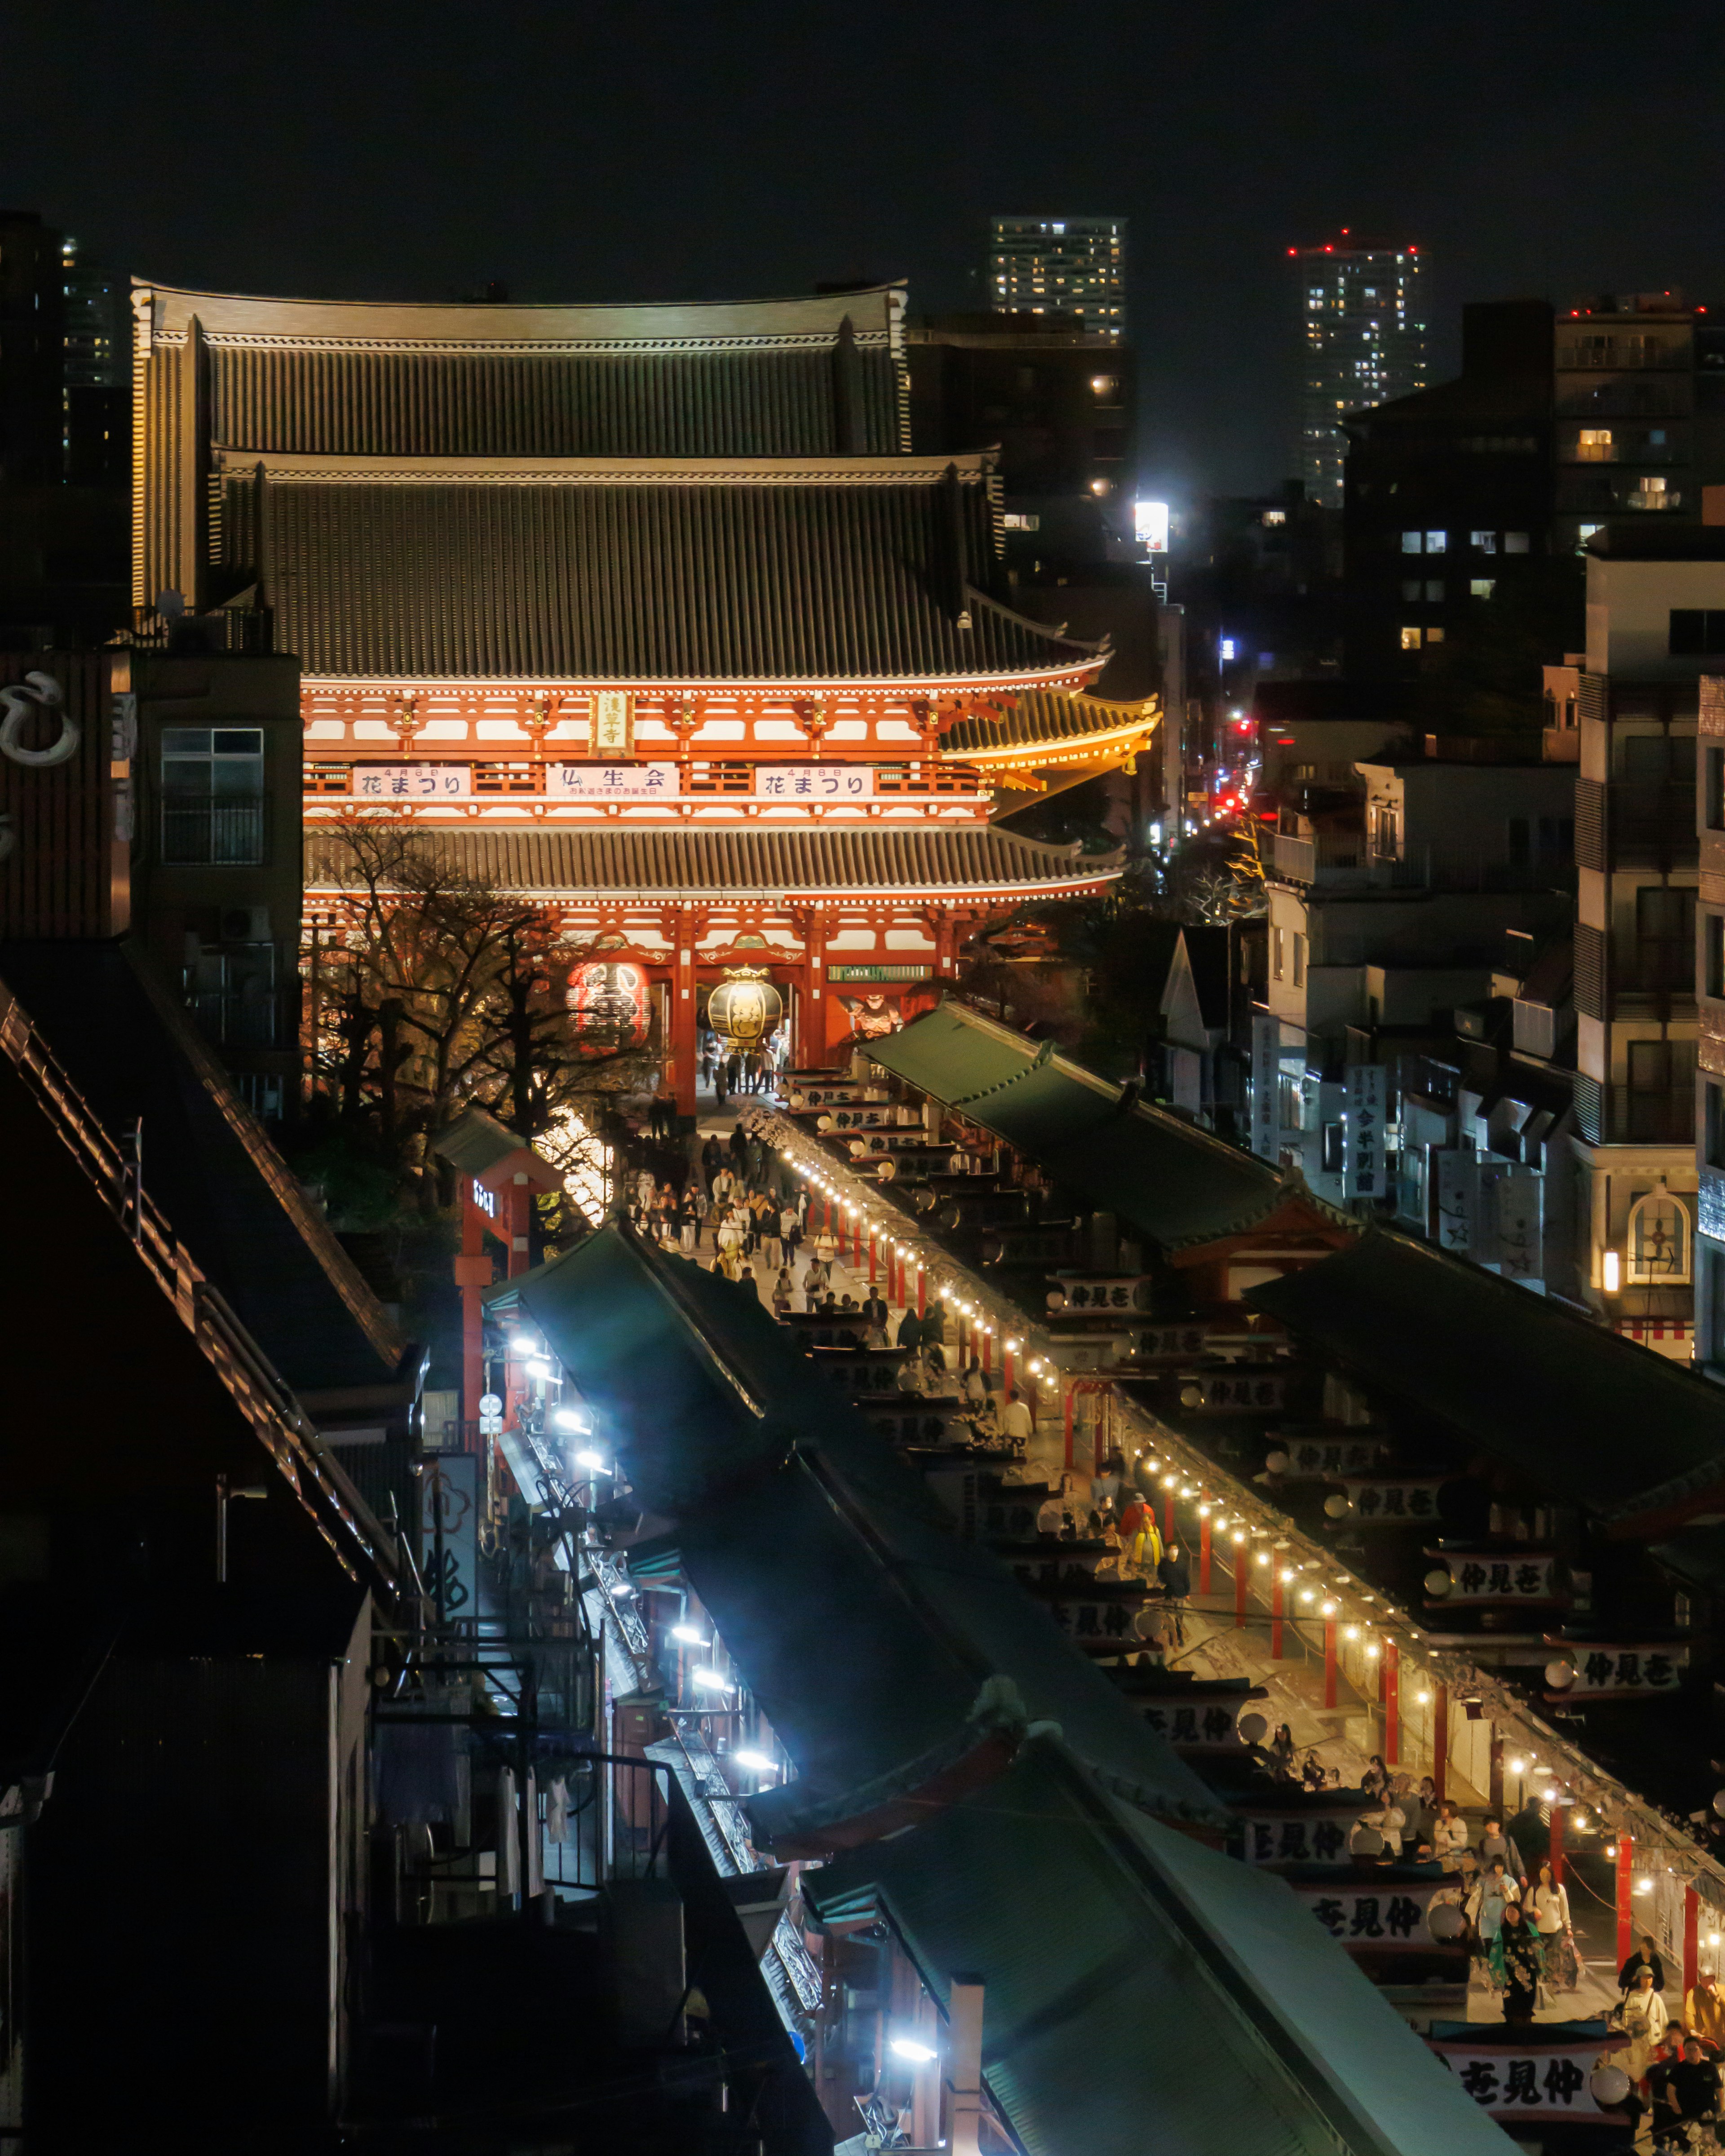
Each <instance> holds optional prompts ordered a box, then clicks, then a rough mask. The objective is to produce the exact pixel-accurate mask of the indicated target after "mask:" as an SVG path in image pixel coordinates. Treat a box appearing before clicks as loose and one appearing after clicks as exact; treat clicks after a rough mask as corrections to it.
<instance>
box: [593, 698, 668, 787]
mask: <svg viewBox="0 0 1725 2156" xmlns="http://www.w3.org/2000/svg"><path fill="white" fill-rule="evenodd" d="M634 749H635V701H634V697H633V696H630V695H629V691H628V690H627V689H601V690H599V692H598V695H597V696H595V697H594V698H593V754H594V755H595V756H633V755H634ZM666 768H667V769H669V768H670V767H669V766H668V765H667V766H666ZM672 791H673V792H675V788H672Z"/></svg>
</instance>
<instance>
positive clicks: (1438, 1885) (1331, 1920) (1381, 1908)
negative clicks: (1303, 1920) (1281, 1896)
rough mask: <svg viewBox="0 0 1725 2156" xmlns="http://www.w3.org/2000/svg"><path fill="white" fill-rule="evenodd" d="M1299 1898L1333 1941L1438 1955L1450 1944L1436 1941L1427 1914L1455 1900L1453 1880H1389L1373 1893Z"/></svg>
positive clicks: (1316, 1889) (1306, 1890)
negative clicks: (1439, 1900)
mask: <svg viewBox="0 0 1725 2156" xmlns="http://www.w3.org/2000/svg"><path fill="white" fill-rule="evenodd" d="M1294 1892H1296V1894H1297V1895H1298V1896H1299V1897H1300V1899H1301V1901H1302V1902H1304V1903H1305V1904H1306V1906H1307V1908H1308V1909H1310V1910H1311V1912H1312V1915H1313V1916H1314V1917H1317V1921H1318V1922H1319V1923H1321V1924H1322V1926H1323V1928H1324V1929H1325V1930H1326V1931H1327V1933H1329V1935H1330V1937H1331V1938H1332V1939H1339V1940H1340V1941H1341V1942H1342V1943H1343V1946H1345V1947H1357V1948H1360V1949H1362V1950H1363V1951H1365V1950H1369V1951H1370V1952H1372V1953H1387V1952H1390V1951H1393V1950H1400V1949H1406V1950H1409V1951H1412V1950H1418V1951H1419V1952H1420V1953H1434V1952H1435V1951H1437V1950H1438V1949H1439V1948H1440V1944H1441V1945H1443V1946H1448V1945H1449V1944H1450V1942H1449V1941H1447V1940H1445V1941H1442V1942H1440V1941H1438V1940H1436V1939H1435V1938H1433V1937H1432V1935H1431V1933H1430V1928H1428V1926H1427V1924H1426V1921H1425V1918H1426V1912H1427V1911H1428V1910H1429V1909H1430V1907H1431V1904H1432V1901H1433V1899H1434V1897H1436V1896H1438V1895H1440V1894H1445V1895H1447V1896H1449V1897H1451V1898H1453V1897H1454V1893H1455V1881H1453V1880H1450V1879H1435V1880H1432V1881H1425V1880H1399V1879H1385V1880H1384V1881H1382V1882H1381V1883H1374V1884H1373V1885H1372V1886H1340V1885H1337V1886H1295V1888H1294Z"/></svg>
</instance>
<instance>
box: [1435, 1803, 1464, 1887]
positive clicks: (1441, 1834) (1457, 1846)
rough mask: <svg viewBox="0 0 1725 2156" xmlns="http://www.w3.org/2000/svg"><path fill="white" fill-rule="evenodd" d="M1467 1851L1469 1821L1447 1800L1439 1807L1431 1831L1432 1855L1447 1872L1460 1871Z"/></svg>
mask: <svg viewBox="0 0 1725 2156" xmlns="http://www.w3.org/2000/svg"><path fill="white" fill-rule="evenodd" d="M1466 1849H1467V1821H1466V1820H1465V1819H1463V1818H1462V1816H1461V1813H1460V1812H1458V1811H1457V1810H1456V1809H1455V1805H1454V1804H1450V1802H1449V1800H1448V1799H1445V1801H1444V1802H1443V1803H1442V1804H1440V1805H1439V1806H1438V1815H1437V1818H1436V1820H1435V1821H1434V1822H1433V1825H1432V1830H1431V1853H1432V1855H1433V1856H1435V1858H1436V1859H1437V1861H1438V1862H1439V1863H1440V1864H1441V1865H1442V1866H1443V1867H1444V1869H1445V1871H1460V1870H1461V1860H1462V1857H1463V1856H1464V1855H1465V1854H1466Z"/></svg>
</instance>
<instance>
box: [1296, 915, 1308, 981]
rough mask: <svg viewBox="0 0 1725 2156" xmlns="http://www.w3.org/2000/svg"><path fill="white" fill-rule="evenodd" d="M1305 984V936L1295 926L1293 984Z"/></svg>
mask: <svg viewBox="0 0 1725 2156" xmlns="http://www.w3.org/2000/svg"><path fill="white" fill-rule="evenodd" d="M1305 985H1306V938H1305V937H1303V936H1302V935H1301V933H1300V932H1299V930H1298V929H1297V928H1296V930H1295V931H1294V986H1295V987H1296V988H1304V987H1305Z"/></svg>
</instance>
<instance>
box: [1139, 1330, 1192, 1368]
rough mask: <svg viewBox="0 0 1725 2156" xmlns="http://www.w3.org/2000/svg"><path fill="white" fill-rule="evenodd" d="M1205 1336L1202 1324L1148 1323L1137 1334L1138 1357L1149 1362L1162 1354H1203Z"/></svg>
mask: <svg viewBox="0 0 1725 2156" xmlns="http://www.w3.org/2000/svg"><path fill="white" fill-rule="evenodd" d="M1137 1353H1138V1358H1139V1360H1140V1361H1141V1362H1148V1361H1149V1360H1150V1359H1151V1358H1153V1357H1155V1356H1160V1355H1201V1354H1202V1353H1204V1327H1202V1326H1201V1325H1190V1324H1188V1325H1147V1326H1146V1327H1144V1329H1143V1331H1142V1332H1140V1333H1139V1334H1138V1335H1137Z"/></svg>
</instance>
